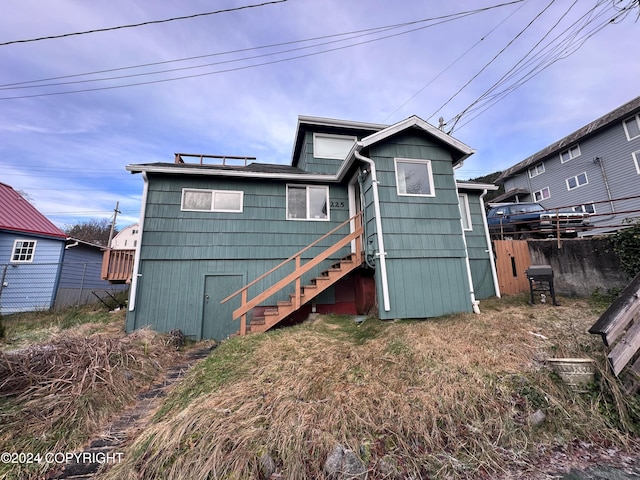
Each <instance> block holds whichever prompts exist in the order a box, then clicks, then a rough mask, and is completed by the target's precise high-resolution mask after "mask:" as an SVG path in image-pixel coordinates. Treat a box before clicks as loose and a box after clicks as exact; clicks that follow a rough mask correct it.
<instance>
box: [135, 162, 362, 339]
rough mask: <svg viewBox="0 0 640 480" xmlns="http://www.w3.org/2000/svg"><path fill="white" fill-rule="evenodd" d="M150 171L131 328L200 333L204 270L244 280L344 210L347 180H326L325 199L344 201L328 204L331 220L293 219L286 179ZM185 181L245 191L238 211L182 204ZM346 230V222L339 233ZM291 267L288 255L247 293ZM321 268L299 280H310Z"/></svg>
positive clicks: (344, 215)
mask: <svg viewBox="0 0 640 480" xmlns="http://www.w3.org/2000/svg"><path fill="white" fill-rule="evenodd" d="M148 177H149V189H148V196H147V208H146V214H145V221H144V226H143V234H142V238H141V261H140V274H141V276H140V277H139V284H138V293H137V299H136V308H135V310H134V311H130V312H129V314H128V319H127V322H128V323H127V325H128V329H130V330H131V329H135V328H140V327H142V326H145V325H151V326H152V327H153V328H154V329H157V330H159V331H167V330H169V329H171V328H180V330H182V331H183V332H185V334H187V335H191V336H194V337H195V338H200V336H199V335H200V333H201V331H202V330H201V329H202V326H201V324H202V321H201V320H199V319H201V318H202V316H203V312H202V309H203V306H202V298H203V296H204V295H205V293H204V288H205V287H204V282H205V276H206V275H218V274H225V275H228V274H235V275H241V276H243V278H244V279H245V281H244V283H248V282H250V281H252V280H253V279H255V278H257V277H259V276H261V275H262V274H263V273H265V272H266V271H268V270H269V269H270V268H272V267H274V266H276V265H277V264H278V263H280V262H281V261H282V260H284V259H286V258H288V257H290V256H291V255H293V254H295V253H297V252H298V251H299V250H301V249H302V248H304V247H305V246H307V245H308V244H310V243H312V242H313V241H315V240H316V239H318V238H319V237H321V236H322V235H324V234H325V233H326V232H327V231H329V230H331V229H332V228H333V227H335V226H337V225H338V224H340V223H342V222H344V221H345V220H347V219H348V218H349V212H348V204H349V202H348V198H347V188H346V186H344V185H331V186H330V188H329V199H330V202H333V204H334V205H336V204H338V205H343V206H341V207H335V206H334V207H333V208H331V207H330V210H329V215H330V221H328V222H327V221H305V220H299V221H298V220H286V218H285V214H286V185H287V183H290V182H284V181H266V180H247V179H242V180H240V179H232V178H222V177H204V176H203V177H189V176H172V175H157V174H156V175H154V174H150V175H149V176H148ZM303 184H306V183H303ZM183 188H199V189H212V190H238V191H243V192H244V199H243V212H242V213H216V212H186V211H181V210H180V204H181V195H182V189H183ZM347 232H348V230H347V229H346V228H345V229H344V231H343V232H341V233H342V235H345V234H346V233H347ZM342 235H339V234H338V235H336V236H332V237H330V238H328V239H326V240H324V241H323V242H322V243H321V244H320V246H319V247H316V248H313V249H311V250H309V251H308V252H306V253H305V255H304V258H306V259H309V258H313V256H315V255H317V254H318V253H320V252H321V251H322V249H323V248H322V247H324V248H326V247H327V246H329V245H331V244H333V243H335V242H336V241H337V240H338V238H340V237H341V236H342ZM348 253H349V251H348V250H344V251H341V252H339V254H338V255H336V256H335V257H334V258H335V259H338V258H340V257H342V256H344V255H346V254H348ZM326 266H327V265H325V266H324V268H326ZM292 269H293V262H291V264H290V267H289V268H287V269H284V270H282V271H281V272H280V273H279V274H277V275H274V276H272V277H270V278H269V280H265V281H263V282H261V283H259V284H258V285H257V286H256V287H255V288H253V289H251V290H250V296H251V295H252V294H253V295H255V294H256V293H257V292H258V288H261V289H264V288H266V287H267V286H268V285H269V284H271V283H274V281H276V280H278V279H280V278H282V277H284V276H285V275H286V274H288V273H290V272H291V271H292ZM320 270H321V269H320V268H318V269H317V270H316V271H314V272H313V273H312V274H309V275H307V276H305V277H304V279H303V280H304V281H307V282H308V280H309V279H310V278H311V277H312V276H313V275H315V274H317V273H319V271H320ZM147 279H153V280H152V281H149V280H147ZM235 290H237V288H234V289H229V291H227V292H226V295H228V294H231V293H233V292H234V291H235ZM288 293H290V292H289V290H285V291H283V292H282V293H281V294H280V295H279V296H278V297H275V298H273V299H270V300H269V301H268V302H267V304H268V305H273V304H275V303H276V301H278V300H284V299H286V298H288ZM226 295H224V296H226ZM194 319H195V320H194ZM216 322H226V324H227V325H228V330H226V334H227V335H228V334H231V333H233V332H235V331H237V330H238V328H239V326H238V325H239V324H238V322H232V321H231V318H228V319H216ZM223 330H224V329H217V330H216V331H218V332H220V331H223Z"/></svg>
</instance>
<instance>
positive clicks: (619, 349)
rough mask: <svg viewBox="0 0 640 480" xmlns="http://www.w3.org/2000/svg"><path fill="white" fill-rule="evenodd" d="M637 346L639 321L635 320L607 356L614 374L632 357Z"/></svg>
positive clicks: (639, 336) (639, 343)
mask: <svg viewBox="0 0 640 480" xmlns="http://www.w3.org/2000/svg"><path fill="white" fill-rule="evenodd" d="M638 348H640V322H635V323H634V324H633V326H632V327H631V328H630V329H629V330H628V331H627V333H626V334H625V336H624V337H622V338H621V339H620V341H619V342H618V343H616V346H615V347H613V350H611V352H610V353H609V355H608V356H607V358H608V359H609V363H610V364H611V368H612V370H613V373H614V374H615V375H616V376H618V374H619V373H620V372H621V371H622V369H623V368H624V367H625V366H626V365H627V363H629V360H631V359H632V358H633V356H634V355H635V354H636V352H637V351H638Z"/></svg>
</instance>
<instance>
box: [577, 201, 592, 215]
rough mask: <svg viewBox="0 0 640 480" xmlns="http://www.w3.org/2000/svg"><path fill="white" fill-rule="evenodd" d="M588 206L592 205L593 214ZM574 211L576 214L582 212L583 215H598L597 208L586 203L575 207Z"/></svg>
mask: <svg viewBox="0 0 640 480" xmlns="http://www.w3.org/2000/svg"><path fill="white" fill-rule="evenodd" d="M587 205H591V209H592V210H593V212H589V211H588V210H587V209H586V208H585V207H586V206H587ZM576 208H578V209H579V210H576ZM572 210H573V211H574V212H582V213H590V214H591V215H593V214H595V213H596V206H595V204H594V203H584V204H582V205H576V206H575V207H573V208H572Z"/></svg>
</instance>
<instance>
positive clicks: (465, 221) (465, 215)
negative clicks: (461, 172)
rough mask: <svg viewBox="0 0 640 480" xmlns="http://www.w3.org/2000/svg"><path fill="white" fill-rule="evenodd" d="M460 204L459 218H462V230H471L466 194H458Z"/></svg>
mask: <svg viewBox="0 0 640 480" xmlns="http://www.w3.org/2000/svg"><path fill="white" fill-rule="evenodd" d="M458 203H459V204H460V216H461V217H462V229H463V230H473V228H472V227H471V214H470V213H469V196H468V195H467V194H466V193H459V194H458Z"/></svg>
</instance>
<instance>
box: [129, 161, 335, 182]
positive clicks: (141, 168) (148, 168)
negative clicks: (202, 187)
mask: <svg viewBox="0 0 640 480" xmlns="http://www.w3.org/2000/svg"><path fill="white" fill-rule="evenodd" d="M126 169H127V170H129V171H130V172H131V173H138V172H147V173H169V174H173V175H176V174H178V175H206V176H216V177H240V178H263V179H273V180H304V181H306V182H318V183H323V182H329V183H333V182H337V181H338V178H337V176H335V175H321V174H317V173H309V174H302V175H296V174H290V173H261V172H240V171H237V170H201V169H199V168H179V169H178V168H171V167H154V166H152V165H127V167H126Z"/></svg>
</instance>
